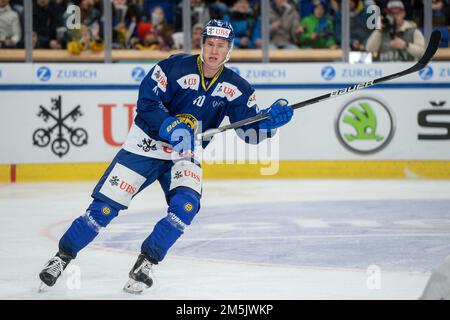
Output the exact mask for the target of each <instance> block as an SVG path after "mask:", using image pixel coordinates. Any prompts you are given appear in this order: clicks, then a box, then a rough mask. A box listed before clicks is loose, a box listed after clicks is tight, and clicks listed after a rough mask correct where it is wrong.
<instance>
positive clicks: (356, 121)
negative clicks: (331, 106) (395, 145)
mask: <svg viewBox="0 0 450 320" xmlns="http://www.w3.org/2000/svg"><path fill="white" fill-rule="evenodd" d="M335 129H336V136H337V138H338V141H339V142H340V143H341V144H342V146H344V148H346V149H347V150H349V151H351V152H353V153H356V154H360V155H368V154H373V153H376V152H379V151H381V150H383V149H384V148H385V147H386V146H387V145H388V144H389V143H390V141H391V140H392V137H393V135H394V131H395V125H394V117H393V114H392V112H391V111H390V109H389V108H388V106H387V105H386V104H385V103H383V102H381V101H380V100H378V99H374V98H372V97H364V98H363V97H360V98H356V99H353V100H350V101H348V102H347V103H345V105H343V106H342V108H339V112H338V114H337V117H336V118H335Z"/></svg>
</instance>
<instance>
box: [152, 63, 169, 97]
mask: <svg viewBox="0 0 450 320" xmlns="http://www.w3.org/2000/svg"><path fill="white" fill-rule="evenodd" d="M152 79H153V80H155V81H156V83H157V84H158V88H159V89H161V90H162V92H166V89H167V77H166V74H165V73H164V71H162V69H161V67H160V66H158V65H156V66H155V69H154V70H153V73H152Z"/></svg>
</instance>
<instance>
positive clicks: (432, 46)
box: [197, 30, 441, 139]
mask: <svg viewBox="0 0 450 320" xmlns="http://www.w3.org/2000/svg"><path fill="white" fill-rule="evenodd" d="M440 41H441V33H440V32H439V31H438V30H435V31H433V32H432V33H431V37H430V41H429V42H428V47H427V49H426V50H425V53H424V54H423V56H422V58H420V60H419V61H418V62H417V63H416V64H415V65H413V66H412V67H411V68H408V69H406V70H404V71H401V72H397V73H394V74H391V75H389V76H385V77H382V78H378V79H375V80H370V81H366V82H361V83H358V84H355V85H353V86H350V87H347V88H344V89H338V90H334V91H332V92H330V93H327V94H324V95H321V96H318V97H315V98H312V99H309V100H305V101H302V102H299V103H296V104H293V105H291V107H292V109H294V110H295V109H299V108H303V107H306V106H309V105H311V104H315V103H318V102H321V101H324V100H327V99H330V98H334V97H339V96H341V95H344V94H347V93H352V92H355V91H357V90H361V89H365V88H368V87H371V86H374V85H376V84H379V83H382V82H385V81H390V80H394V79H397V78H400V77H403V76H405V75H408V74H411V73H414V72H416V71H419V70H420V69H422V68H423V67H425V66H426V65H427V64H428V63H429V62H430V60H431V58H433V56H434V54H435V53H436V51H437V49H438V46H439V42H440ZM268 117H269V116H268V115H267V114H264V113H261V114H258V115H256V116H254V117H250V118H247V119H243V120H241V121H236V122H233V123H231V124H229V125H225V126H222V127H220V128H216V129H209V130H206V131H205V132H203V133H200V134H198V135H197V138H198V139H202V138H203V139H207V138H210V137H212V136H214V135H215V134H217V133H220V132H224V131H227V130H230V129H236V128H239V127H242V126H245V125H247V124H251V123H254V122H258V121H261V120H264V119H267V118H268Z"/></svg>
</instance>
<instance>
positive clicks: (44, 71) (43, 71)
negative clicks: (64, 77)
mask: <svg viewBox="0 0 450 320" xmlns="http://www.w3.org/2000/svg"><path fill="white" fill-rule="evenodd" d="M36 76H37V77H38V79H39V80H41V81H48V80H50V78H51V76H52V72H51V71H50V69H49V68H47V67H40V68H39V69H38V70H37V71H36Z"/></svg>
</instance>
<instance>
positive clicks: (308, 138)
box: [0, 63, 450, 182]
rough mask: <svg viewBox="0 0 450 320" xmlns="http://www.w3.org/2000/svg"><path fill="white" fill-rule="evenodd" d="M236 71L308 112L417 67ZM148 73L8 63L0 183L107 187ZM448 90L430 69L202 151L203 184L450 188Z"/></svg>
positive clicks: (265, 94) (1, 72)
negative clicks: (366, 183)
mask: <svg viewBox="0 0 450 320" xmlns="http://www.w3.org/2000/svg"><path fill="white" fill-rule="evenodd" d="M230 66H231V67H232V68H233V69H234V70H235V71H236V72H238V73H239V74H240V75H241V76H243V77H244V78H246V79H247V80H248V81H249V82H250V83H252V84H253V85H254V86H255V88H256V89H257V96H256V97H257V101H258V104H259V105H260V106H261V108H266V107H268V106H269V105H270V103H271V102H272V101H274V100H276V99H277V98H279V97H284V98H287V99H288V100H289V101H290V102H291V103H295V102H299V101H302V100H305V99H309V98H312V97H315V96H318V95H321V94H324V93H328V92H330V91H332V90H336V89H339V88H343V87H347V86H350V85H352V84H354V83H358V82H362V81H367V80H370V79H373V78H378V77H382V76H385V75H388V74H390V73H394V72H398V71H399V70H403V69H405V68H407V67H409V66H410V64H408V63H399V64H372V65H348V64H342V63H332V64H322V63H309V64H299V63H295V64H287V63H285V64H282V63H272V64H231V65H230ZM151 67H152V65H151V64H148V65H147V64H144V65H138V64H123V65H122V64H119V65H105V64H0V101H1V104H0V122H1V124H0V136H1V137H2V138H1V143H0V146H1V153H0V181H1V182H8V181H14V180H15V181H42V180H44V181H45V180H51V181H64V180H68V181H73V180H86V179H88V180H91V179H94V180H95V179H96V178H97V177H99V176H100V175H101V174H102V172H103V170H104V168H105V167H106V165H107V163H108V162H109V161H110V160H111V159H112V158H113V157H114V155H115V153H116V152H117V151H118V150H119V148H120V146H121V145H122V143H123V142H124V140H125V138H126V135H127V132H128V129H129V127H130V125H131V123H132V119H133V116H134V114H135V108H136V100H137V90H138V87H139V83H140V81H141V80H142V77H143V76H144V75H145V74H146V72H148V70H149V69H150V68H151ZM449 80H450V64H448V63H433V64H431V65H430V66H429V67H427V68H426V69H424V70H423V71H422V72H420V73H416V74H413V75H409V76H407V77H404V78H401V79H398V80H395V81H392V82H390V83H388V84H384V85H379V86H376V87H375V88H370V89H367V90H362V91H359V92H357V93H354V94H348V95H344V96H341V97H338V98H334V99H331V100H328V101H324V102H321V103H320V104H316V105H313V106H308V107H306V108H304V109H301V110H298V111H296V114H295V116H294V118H293V120H292V121H291V123H289V124H288V125H287V126H285V127H284V128H283V129H281V130H279V132H278V133H277V135H276V136H275V138H273V139H270V140H268V141H266V142H263V143H261V144H260V145H258V146H248V145H245V144H244V143H243V142H242V141H241V140H240V139H239V138H237V136H236V135H235V133H234V132H233V131H230V132H227V133H224V134H220V135H218V136H216V137H215V138H214V140H213V141H212V142H211V144H210V146H209V147H208V148H207V149H206V150H205V151H204V153H203V160H204V169H205V177H206V178H239V177H242V178H255V177H261V176H262V177H264V178H272V177H276V178H302V177H308V178H310V177H311V178H313V177H317V178H327V177H329V178H345V177H349V178H445V179H449V178H450V148H449V147H450V103H448V101H449V100H450V90H449V89H450V81H449ZM52 99H60V100H59V101H60V109H59V110H57V109H55V108H53V109H52V107H54V106H55V105H54V102H52ZM364 106H368V107H369V110H371V111H372V113H373V115H372V116H373V117H372V118H371V119H369V118H368V119H363V120H364V121H366V122H367V121H368V123H371V126H369V127H366V129H364V130H362V131H361V130H360V131H357V130H359V129H361V127H358V126H349V123H348V121H347V122H346V121H344V120H345V119H346V118H348V117H353V118H355V117H356V116H355V115H356V113H354V112H353V113H352V111H351V110H352V108H353V110H355V109H358V110H359V111H360V112H361V111H364V110H365V109H362V108H363V107H364ZM358 110H357V111H358ZM58 111H60V113H59V114H58ZM58 119H59V120H58ZM355 119H356V118H355ZM347 120H348V119H347ZM225 123H226V122H224V124H225ZM358 128H359V129H358ZM50 129H51V130H50ZM73 132H75V134H73ZM58 137H60V139H59V140H58ZM77 139H78V140H77ZM352 139H353V140H352ZM62 140H64V141H62ZM52 146H54V147H53V148H52ZM58 147H59V148H58Z"/></svg>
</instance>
